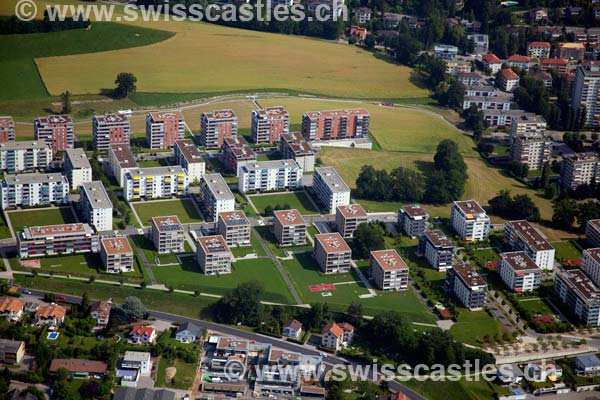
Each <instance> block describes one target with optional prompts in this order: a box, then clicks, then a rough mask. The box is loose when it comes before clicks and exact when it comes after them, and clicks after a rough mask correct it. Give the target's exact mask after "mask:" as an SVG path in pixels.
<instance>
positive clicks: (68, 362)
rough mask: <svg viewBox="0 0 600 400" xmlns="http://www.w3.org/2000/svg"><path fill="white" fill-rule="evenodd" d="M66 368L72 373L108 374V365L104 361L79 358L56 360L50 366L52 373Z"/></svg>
mask: <svg viewBox="0 0 600 400" xmlns="http://www.w3.org/2000/svg"><path fill="white" fill-rule="evenodd" d="M60 368H64V369H66V370H67V371H69V372H71V373H75V372H88V373H92V374H103V373H105V372H106V364H105V363H103V362H102V361H94V360H82V359H77V358H70V359H66V358H55V359H54V360H52V363H51V364H50V372H56V371H58V370H59V369H60Z"/></svg>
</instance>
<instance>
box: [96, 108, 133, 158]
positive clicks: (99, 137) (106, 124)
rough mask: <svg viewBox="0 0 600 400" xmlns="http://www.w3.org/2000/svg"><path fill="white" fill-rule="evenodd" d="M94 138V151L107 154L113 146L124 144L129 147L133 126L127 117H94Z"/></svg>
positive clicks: (114, 115)
mask: <svg viewBox="0 0 600 400" xmlns="http://www.w3.org/2000/svg"><path fill="white" fill-rule="evenodd" d="M92 136H93V140H94V149H96V150H98V151H100V152H103V153H104V152H107V151H108V147H109V146H110V145H111V144H124V145H127V146H129V141H130V136H131V124H130V123H129V118H128V117H127V115H123V114H117V113H114V114H104V115H94V118H93V119H92Z"/></svg>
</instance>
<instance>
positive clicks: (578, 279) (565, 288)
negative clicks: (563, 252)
mask: <svg viewBox="0 0 600 400" xmlns="http://www.w3.org/2000/svg"><path fill="white" fill-rule="evenodd" d="M554 292H555V293H556V294H557V295H558V297H559V299H560V300H561V301H562V302H563V303H564V304H565V305H566V306H567V307H568V308H569V309H570V310H571V312H573V314H575V316H577V318H578V319H579V321H580V322H581V323H583V324H585V325H587V326H598V325H599V324H600V290H599V289H598V287H597V286H596V285H594V283H593V282H592V281H591V280H590V278H588V277H587V276H586V275H585V273H584V272H583V271H582V270H580V269H571V270H565V269H560V270H559V271H557V272H556V273H555V274H554Z"/></svg>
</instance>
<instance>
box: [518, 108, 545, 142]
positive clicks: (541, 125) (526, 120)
mask: <svg viewBox="0 0 600 400" xmlns="http://www.w3.org/2000/svg"><path fill="white" fill-rule="evenodd" d="M544 133H546V120H545V119H544V118H542V117H541V116H540V115H535V114H523V115H520V116H519V117H515V118H513V119H512V121H511V124H510V136H509V140H510V143H512V142H513V139H514V138H515V137H516V136H517V135H521V136H524V137H532V136H533V137H538V136H543V135H544Z"/></svg>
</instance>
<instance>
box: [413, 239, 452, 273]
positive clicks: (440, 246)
mask: <svg viewBox="0 0 600 400" xmlns="http://www.w3.org/2000/svg"><path fill="white" fill-rule="evenodd" d="M419 254H422V255H423V256H425V258H426V259H427V261H428V262H429V265H431V266H432V267H433V268H435V269H437V270H438V271H446V270H447V269H449V268H452V266H453V265H454V245H453V244H452V242H451V241H450V239H448V237H446V235H445V234H444V232H442V231H441V230H439V229H436V230H433V231H429V230H426V231H425V232H423V235H422V236H421V237H420V238H419Z"/></svg>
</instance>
